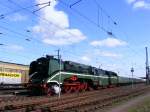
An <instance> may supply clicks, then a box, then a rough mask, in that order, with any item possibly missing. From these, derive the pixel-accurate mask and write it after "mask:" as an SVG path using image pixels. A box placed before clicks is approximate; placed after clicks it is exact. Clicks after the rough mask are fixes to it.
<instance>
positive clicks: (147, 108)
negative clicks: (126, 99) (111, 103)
mask: <svg viewBox="0 0 150 112" xmlns="http://www.w3.org/2000/svg"><path fill="white" fill-rule="evenodd" d="M128 112H150V98H147V99H144V100H143V101H142V102H141V103H139V104H137V105H136V106H135V107H132V108H130V109H128Z"/></svg>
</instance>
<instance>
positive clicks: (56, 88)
mask: <svg viewBox="0 0 150 112" xmlns="http://www.w3.org/2000/svg"><path fill="white" fill-rule="evenodd" d="M29 77H30V79H29V84H28V85H27V88H28V90H30V91H31V92H33V93H42V94H47V95H52V94H58V93H59V92H64V93H70V92H80V91H86V90H92V89H97V88H99V87H101V88H106V87H114V86H119V85H129V84H131V83H141V82H143V81H142V80H141V79H135V78H134V79H131V78H127V77H121V76H118V75H117V73H115V72H112V71H107V70H103V69H98V68H96V67H92V66H89V65H84V64H80V63H76V62H72V61H62V60H59V59H56V58H54V57H53V56H48V55H47V56H46V57H41V58H39V59H37V60H36V61H33V62H31V64H30V70H29ZM132 81H133V82H132Z"/></svg>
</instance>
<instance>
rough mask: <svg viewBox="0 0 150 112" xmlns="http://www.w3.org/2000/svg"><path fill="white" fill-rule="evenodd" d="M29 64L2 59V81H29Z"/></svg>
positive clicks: (0, 78)
mask: <svg viewBox="0 0 150 112" xmlns="http://www.w3.org/2000/svg"><path fill="white" fill-rule="evenodd" d="M28 73H29V66H28V65H23V64H17V63H10V62H4V61H0V83H4V84H17V83H27V82H28V80H29V76H28Z"/></svg>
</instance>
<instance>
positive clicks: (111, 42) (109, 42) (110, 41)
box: [90, 38, 127, 47]
mask: <svg viewBox="0 0 150 112" xmlns="http://www.w3.org/2000/svg"><path fill="white" fill-rule="evenodd" d="M90 44H91V45H92V46H95V47H96V46H106V47H117V46H125V45H127V43H126V42H125V41H122V40H119V39H116V38H107V39H104V40H97V41H93V42H91V43H90Z"/></svg>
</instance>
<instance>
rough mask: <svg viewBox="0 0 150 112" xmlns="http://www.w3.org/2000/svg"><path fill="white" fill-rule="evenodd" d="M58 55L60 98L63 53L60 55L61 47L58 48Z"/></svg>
mask: <svg viewBox="0 0 150 112" xmlns="http://www.w3.org/2000/svg"><path fill="white" fill-rule="evenodd" d="M57 56H58V60H59V95H58V98H60V95H61V84H60V83H61V55H60V49H58V50H57Z"/></svg>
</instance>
